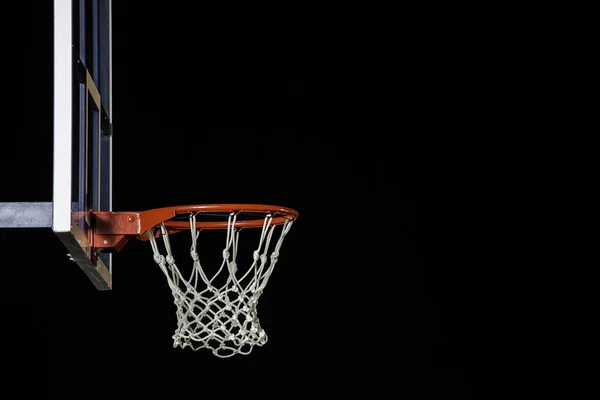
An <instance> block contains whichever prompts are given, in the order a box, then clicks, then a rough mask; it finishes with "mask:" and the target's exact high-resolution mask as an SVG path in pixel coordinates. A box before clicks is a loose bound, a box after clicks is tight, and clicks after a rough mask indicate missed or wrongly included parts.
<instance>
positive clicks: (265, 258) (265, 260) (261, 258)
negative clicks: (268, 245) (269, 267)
mask: <svg viewBox="0 0 600 400" xmlns="http://www.w3.org/2000/svg"><path fill="white" fill-rule="evenodd" d="M260 262H261V263H263V264H264V263H266V262H267V256H265V255H264V254H263V255H261V256H260Z"/></svg>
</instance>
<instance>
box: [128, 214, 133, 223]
mask: <svg viewBox="0 0 600 400" xmlns="http://www.w3.org/2000/svg"><path fill="white" fill-rule="evenodd" d="M133 221H135V217H134V216H133V215H130V216H129V217H127V222H133Z"/></svg>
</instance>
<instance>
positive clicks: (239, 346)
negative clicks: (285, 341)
mask: <svg viewBox="0 0 600 400" xmlns="http://www.w3.org/2000/svg"><path fill="white" fill-rule="evenodd" d="M236 218H237V214H235V213H231V214H230V215H229V217H228V221H227V238H226V242H225V247H224V248H223V260H222V262H221V265H220V267H219V269H218V271H217V272H216V273H215V274H214V275H213V276H212V277H209V276H207V274H206V273H205V271H204V269H203V268H202V265H201V264H200V259H199V257H198V253H197V251H196V249H197V247H196V244H197V241H198V236H199V234H200V230H199V229H197V228H196V213H193V214H192V213H191V214H190V232H191V237H192V245H191V249H190V254H191V257H192V260H193V262H194V263H193V268H192V272H191V275H190V277H189V279H185V278H184V277H183V275H182V274H181V272H180V270H179V269H178V268H177V265H176V264H175V259H174V258H173V253H172V251H171V244H170V241H169V234H168V232H167V228H166V226H165V225H164V223H161V224H160V225H158V226H157V227H156V229H160V233H161V236H162V239H163V244H164V252H166V254H165V255H163V254H161V252H160V251H159V245H158V243H157V240H156V235H155V231H154V229H151V230H149V231H148V233H147V235H148V238H149V241H150V244H151V245H152V251H153V253H154V261H155V262H156V263H157V264H158V266H159V267H160V269H161V270H162V272H163V273H164V274H165V276H166V278H167V282H168V284H169V287H170V288H171V293H172V294H173V299H174V303H175V306H176V307H177V329H176V330H175V334H174V335H173V347H181V348H186V347H190V348H191V349H193V350H199V349H202V348H206V349H210V350H212V352H213V354H214V355H216V356H218V357H223V358H225V357H231V356H233V355H235V354H245V355H247V354H249V353H250V352H251V351H252V349H253V347H254V346H255V345H258V346H262V345H264V344H265V343H266V342H267V334H266V333H265V331H264V330H263V329H262V328H261V326H260V322H259V320H258V315H257V309H256V306H257V304H258V299H259V297H260V295H261V294H262V292H263V290H264V288H265V286H266V285H267V282H268V281H269V277H270V276H271V274H272V273H273V269H274V267H275V264H276V263H277V257H278V256H279V251H280V249H281V245H282V243H283V239H284V238H285V236H286V234H287V233H288V232H289V230H290V228H291V227H292V223H293V221H292V220H291V219H290V220H287V221H286V222H284V223H283V225H274V224H272V220H273V216H272V215H271V214H267V215H266V217H265V219H264V222H263V226H262V231H261V235H260V240H259V242H258V244H257V246H256V250H254V254H253V262H252V263H251V265H249V266H247V268H243V267H241V266H238V264H237V263H236V259H237V253H238V242H239V235H240V229H236V228H235V223H236ZM277 226H279V227H280V228H281V229H280V234H279V238H278V239H277V240H276V242H275V244H274V246H272V242H273V240H272V239H273V235H274V232H275V228H277ZM271 248H272V250H270V249H271ZM269 251H270V255H269ZM219 277H220V278H219ZM223 279H224V280H225V283H224V284H221V285H220V286H217V283H216V282H218V281H222V280H223Z"/></svg>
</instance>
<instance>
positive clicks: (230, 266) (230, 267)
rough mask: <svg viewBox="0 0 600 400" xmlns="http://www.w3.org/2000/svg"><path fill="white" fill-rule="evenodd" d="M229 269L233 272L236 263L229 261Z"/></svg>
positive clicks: (235, 269) (235, 268)
mask: <svg viewBox="0 0 600 400" xmlns="http://www.w3.org/2000/svg"><path fill="white" fill-rule="evenodd" d="M229 270H230V271H231V273H232V274H235V272H236V271H237V264H236V263H235V262H230V263H229Z"/></svg>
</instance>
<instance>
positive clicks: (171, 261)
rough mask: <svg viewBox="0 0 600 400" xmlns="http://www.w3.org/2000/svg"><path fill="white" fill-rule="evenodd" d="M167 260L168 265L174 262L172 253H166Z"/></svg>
mask: <svg viewBox="0 0 600 400" xmlns="http://www.w3.org/2000/svg"><path fill="white" fill-rule="evenodd" d="M167 262H168V263H169V265H173V263H174V262H175V259H174V258H173V256H172V255H170V254H169V255H168V256H167Z"/></svg>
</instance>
